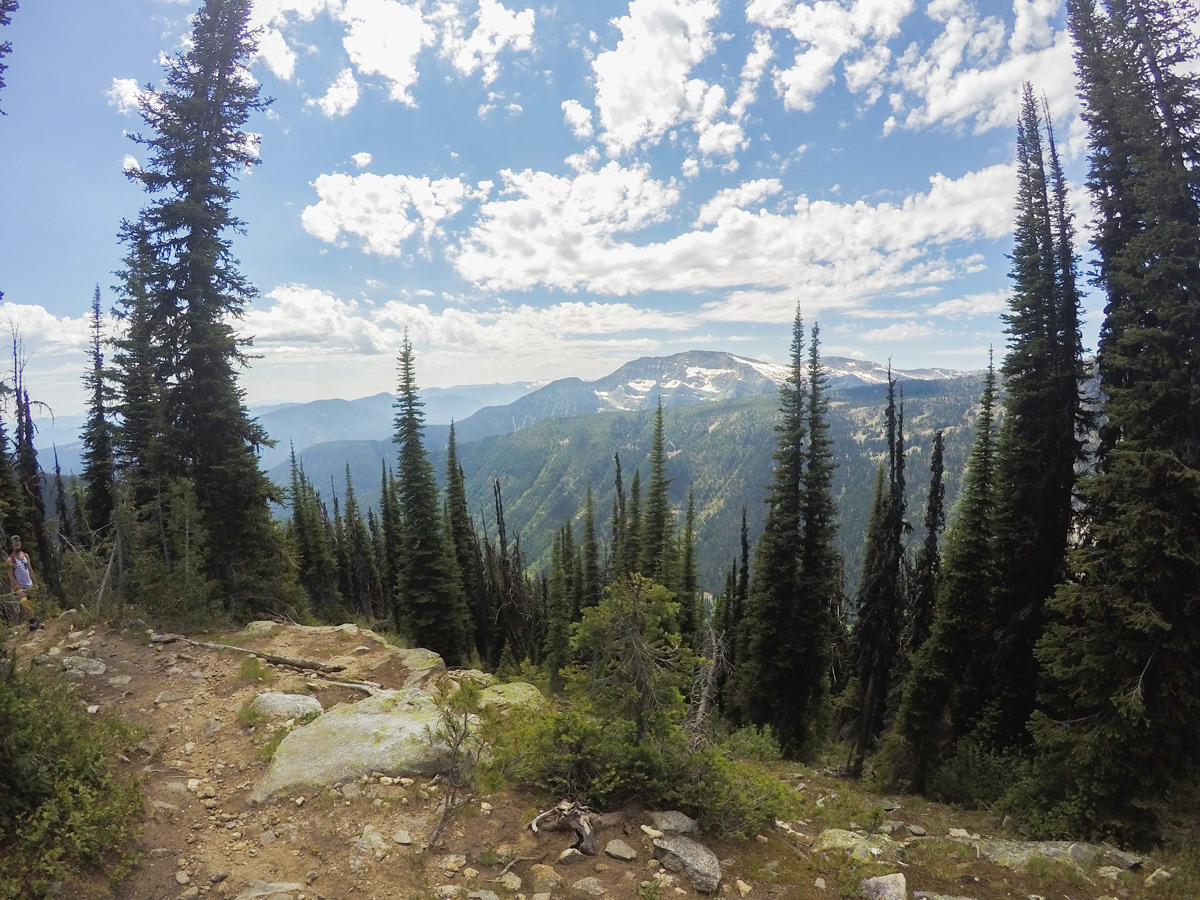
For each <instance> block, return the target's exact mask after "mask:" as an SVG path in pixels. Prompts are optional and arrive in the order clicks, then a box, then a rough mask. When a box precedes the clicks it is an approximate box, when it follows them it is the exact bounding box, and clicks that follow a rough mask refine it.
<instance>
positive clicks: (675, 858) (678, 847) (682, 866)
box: [654, 835, 721, 894]
mask: <svg viewBox="0 0 1200 900" xmlns="http://www.w3.org/2000/svg"><path fill="white" fill-rule="evenodd" d="M654 847H655V849H656V851H657V852H656V853H655V856H657V857H658V858H659V860H661V862H662V864H663V865H664V866H666V867H667V868H668V869H670V870H671V871H672V872H678V873H679V874H680V875H682V876H683V877H684V878H686V879H688V881H690V882H691V883H692V884H694V885H695V886H696V890H698V891H700V893H702V894H711V893H712V892H713V891H715V890H716V889H717V886H718V885H719V884H720V883H721V864H720V863H719V862H718V861H717V857H716V854H715V853H713V852H712V851H711V850H709V849H708V848H707V847H705V846H704V845H703V844H700V843H697V842H696V841H693V840H692V839H691V838H686V837H679V836H675V835H666V836H663V837H660V838H655V839H654Z"/></svg>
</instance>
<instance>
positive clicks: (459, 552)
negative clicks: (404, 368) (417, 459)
mask: <svg viewBox="0 0 1200 900" xmlns="http://www.w3.org/2000/svg"><path fill="white" fill-rule="evenodd" d="M446 536H447V538H448V539H449V541H450V543H451V545H452V547H453V550H454V563H455V568H456V569H457V572H458V577H459V583H460V584H461V585H462V593H463V596H464V597H465V598H466V599H467V605H468V607H469V608H470V610H471V623H472V630H471V634H472V636H473V640H474V646H475V649H476V650H477V651H478V653H479V655H480V658H483V656H484V654H485V652H486V646H485V640H484V635H485V633H486V631H487V619H488V614H489V610H488V608H487V603H486V594H485V593H484V590H483V585H482V583H481V580H480V560H479V536H478V535H477V534H476V533H475V525H474V523H472V521H471V512H470V510H469V509H468V508H467V485H466V478H465V477H464V476H463V470H462V466H461V465H460V464H459V461H458V442H457V441H456V440H455V437H454V423H453V422H451V423H450V435H449V437H448V439H447V443H446Z"/></svg>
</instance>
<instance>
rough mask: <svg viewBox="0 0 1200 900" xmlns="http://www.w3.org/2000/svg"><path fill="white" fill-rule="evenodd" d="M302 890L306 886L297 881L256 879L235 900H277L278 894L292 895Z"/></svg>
mask: <svg viewBox="0 0 1200 900" xmlns="http://www.w3.org/2000/svg"><path fill="white" fill-rule="evenodd" d="M302 890H304V885H302V884H299V883H297V882H295V881H263V880H262V879H261V878H255V879H254V880H253V881H251V882H250V883H249V884H248V885H246V886H245V887H244V888H243V889H242V892H241V893H240V894H238V895H237V896H236V897H234V898H233V900H268V898H270V900H275V895H276V894H291V893H293V892H295V891H302ZM280 900H282V898H280Z"/></svg>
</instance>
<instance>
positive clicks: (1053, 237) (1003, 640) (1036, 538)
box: [981, 83, 1090, 748]
mask: <svg viewBox="0 0 1200 900" xmlns="http://www.w3.org/2000/svg"><path fill="white" fill-rule="evenodd" d="M1043 136H1044V138H1045V141H1044V142H1043ZM1017 183H1018V188H1017V202H1016V207H1017V220H1016V230H1015V246H1014V250H1013V256H1012V260H1013V265H1012V272H1011V276H1012V279H1013V292H1012V294H1011V296H1010V299H1009V313H1008V314H1007V315H1006V316H1005V322H1006V324H1007V330H1008V335H1009V338H1008V344H1009V346H1008V353H1007V355H1006V356H1005V359H1004V363H1003V365H1002V367H1001V372H1002V373H1003V375H1004V383H1005V388H1006V396H1005V398H1004V416H1003V420H1002V425H1001V427H1000V436H999V439H998V442H997V448H996V517H995V541H996V545H995V550H994V553H995V565H996V574H997V580H996V586H995V592H994V600H993V603H994V616H995V619H994V621H993V622H992V627H993V630H994V633H995V636H996V640H995V647H994V650H993V654H994V657H993V664H992V666H993V674H992V679H991V680H992V691H993V697H992V699H991V701H990V704H989V713H988V717H987V721H986V722H985V723H984V726H983V733H982V734H981V738H983V739H984V740H985V741H986V742H987V743H988V744H990V745H993V746H997V747H1000V748H1005V747H1010V746H1013V745H1017V746H1023V745H1026V744H1028V742H1029V738H1028V732H1027V731H1026V724H1027V722H1028V720H1029V716H1030V714H1031V713H1032V712H1033V708H1034V702H1035V699H1036V696H1037V662H1036V660H1035V659H1034V655H1033V649H1034V645H1035V644H1036V643H1037V640H1038V638H1039V637H1041V633H1042V630H1043V627H1044V619H1043V605H1044V603H1045V601H1046V598H1047V597H1049V596H1050V595H1051V593H1053V591H1054V589H1055V587H1056V586H1057V585H1058V584H1059V583H1060V582H1061V581H1062V580H1063V578H1064V577H1065V575H1066V571H1065V564H1066V550H1067V539H1068V537H1069V534H1070V531H1071V526H1072V519H1073V516H1072V500H1073V495H1074V488H1075V470H1076V466H1077V465H1078V464H1079V463H1080V462H1082V460H1083V456H1084V450H1083V447H1084V445H1083V438H1084V432H1085V430H1086V428H1087V426H1088V425H1089V423H1090V416H1089V413H1088V410H1087V409H1086V407H1085V405H1084V403H1083V400H1082V385H1083V381H1084V378H1085V376H1086V372H1085V367H1084V362H1083V348H1082V339H1081V337H1080V332H1079V306H1080V299H1079V292H1078V290H1077V287H1076V260H1075V252H1074V247H1073V227H1072V224H1071V214H1070V210H1069V208H1068V205H1067V186H1066V184H1065V181H1064V179H1063V174H1062V167H1061V165H1060V163H1059V159H1058V150H1057V147H1056V145H1055V143H1054V129H1053V127H1052V125H1051V123H1050V119H1049V114H1048V113H1046V114H1045V121H1044V122H1043V116H1042V115H1040V114H1039V104H1038V102H1037V100H1035V98H1034V94H1033V87H1032V86H1031V85H1029V84H1028V83H1027V84H1026V85H1025V90H1024V97H1023V100H1022V105H1021V117H1020V121H1019V122H1018V126H1017Z"/></svg>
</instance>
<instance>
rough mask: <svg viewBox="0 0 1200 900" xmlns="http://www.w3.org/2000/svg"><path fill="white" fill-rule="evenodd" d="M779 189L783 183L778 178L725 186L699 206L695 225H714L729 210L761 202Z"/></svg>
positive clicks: (698, 226) (699, 226)
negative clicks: (730, 186) (733, 186)
mask: <svg viewBox="0 0 1200 900" xmlns="http://www.w3.org/2000/svg"><path fill="white" fill-rule="evenodd" d="M781 190H783V185H782V184H781V183H780V182H779V179H778V178H760V179H758V180H757V181H747V182H746V183H744V184H741V185H738V186H737V187H735V188H726V189H725V190H723V191H720V192H718V193H717V195H716V196H715V197H713V198H712V199H711V200H709V201H708V202H707V203H705V204H704V206H702V207H701V208H700V214H699V215H698V216H696V222H695V225H696V227H697V228H703V227H704V226H706V225H715V224H716V223H717V222H719V221H720V219H721V216H722V215H724V214H725V213H726V212H728V211H729V210H732V209H745V208H746V207H747V206H750V205H752V204H754V203H761V202H762V201H763V200H765V199H766V198H767V197H770V196H771V195H772V194H778V193H779V192H780V191H781Z"/></svg>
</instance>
